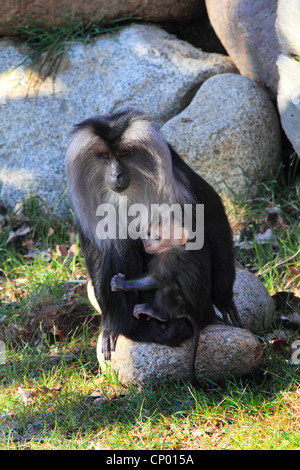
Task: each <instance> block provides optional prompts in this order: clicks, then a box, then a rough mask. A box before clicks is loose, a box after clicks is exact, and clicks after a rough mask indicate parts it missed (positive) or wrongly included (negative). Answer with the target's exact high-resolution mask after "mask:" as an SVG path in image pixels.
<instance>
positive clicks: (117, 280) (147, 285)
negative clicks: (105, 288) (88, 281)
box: [111, 273, 161, 292]
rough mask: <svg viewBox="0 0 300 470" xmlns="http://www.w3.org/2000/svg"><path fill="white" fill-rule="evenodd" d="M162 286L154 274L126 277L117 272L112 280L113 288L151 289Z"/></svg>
mask: <svg viewBox="0 0 300 470" xmlns="http://www.w3.org/2000/svg"><path fill="white" fill-rule="evenodd" d="M159 287H161V286H160V285H159V282H158V281H157V280H156V279H155V278H154V277H153V276H151V275H150V276H144V277H141V278H138V279H128V280H126V279H125V276H124V274H120V273H119V274H116V275H115V276H114V277H113V278H112V280H111V290H112V291H117V290H123V291H125V292H126V291H130V290H151V289H158V288H159Z"/></svg>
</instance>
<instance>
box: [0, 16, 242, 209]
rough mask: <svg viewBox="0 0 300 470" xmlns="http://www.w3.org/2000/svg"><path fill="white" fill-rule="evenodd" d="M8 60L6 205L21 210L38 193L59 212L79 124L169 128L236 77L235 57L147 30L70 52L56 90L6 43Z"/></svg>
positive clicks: (1, 152) (1, 169) (0, 153)
mask: <svg viewBox="0 0 300 470" xmlns="http://www.w3.org/2000/svg"><path fill="white" fill-rule="evenodd" d="M0 55H1V61H0V73H1V76H0V120H1V126H0V162H1V166H0V187H1V185H2V188H1V194H0V197H1V199H3V200H4V202H6V203H9V204H10V205H13V204H14V203H15V202H16V201H17V200H19V199H20V198H21V197H22V196H23V195H25V194H27V193H29V192H30V191H31V192H37V193H38V194H39V195H40V196H41V197H43V198H44V199H46V200H47V202H48V203H49V205H50V207H51V208H53V207H55V205H56V204H57V202H58V201H59V199H60V197H61V196H62V194H63V193H64V191H65V188H66V178H65V166H64V160H65V152H66V149H67V145H68V139H69V136H70V133H71V131H72V127H73V125H74V124H76V123H78V122H80V121H82V120H84V119H86V118H89V117H91V116H93V115H96V114H106V113H112V112H114V111H117V110H120V109H126V108H128V107H130V108H139V109H142V110H144V111H146V112H148V113H151V114H154V115H155V116H157V117H158V118H160V119H162V120H163V121H164V120H166V119H169V118H170V117H171V116H174V115H175V114H176V113H178V112H179V111H180V110H181V109H182V107H185V106H186V105H187V103H188V102H189V100H190V99H191V98H192V96H193V94H194V93H195V89H197V87H199V86H200V85H201V84H202V83H203V81H205V80H206V79H207V78H208V77H210V76H212V75H214V74H216V73H222V72H228V71H235V70H236V69H235V67H234V66H233V63H232V61H231V59H229V58H228V57H225V56H222V55H220V54H207V53H205V52H202V51H201V50H198V49H196V48H194V47H193V46H191V45H190V44H188V43H185V42H183V41H180V40H178V39H176V38H175V37H174V36H171V35H169V34H168V33H166V32H165V31H164V30H162V29H160V28H158V27H155V26H147V25H144V26H142V25H131V26H130V27H128V28H125V29H124V30H122V31H121V32H119V33H118V34H116V35H115V36H114V37H112V36H110V35H105V36H102V37H101V38H100V39H98V40H97V41H96V42H95V43H94V44H90V45H83V44H74V45H72V46H70V47H69V49H68V51H67V54H65V57H64V61H63V66H62V67H61V68H60V70H59V72H58V74H57V76H56V79H55V82H54V83H53V80H52V78H47V79H46V80H45V81H44V82H43V83H42V82H41V81H40V78H39V77H38V76H37V75H36V74H35V73H33V74H31V72H30V69H29V66H28V65H26V64H23V65H22V66H20V67H17V66H18V64H20V63H21V62H22V61H23V60H24V59H25V57H26V56H25V55H24V53H23V52H21V51H20V50H19V49H17V48H16V47H15V46H14V45H13V44H11V43H10V44H8V43H7V41H3V42H0ZM15 67H17V68H15ZM60 210H61V211H63V210H64V205H63V204H61V205H60Z"/></svg>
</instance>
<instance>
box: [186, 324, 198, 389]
mask: <svg viewBox="0 0 300 470" xmlns="http://www.w3.org/2000/svg"><path fill="white" fill-rule="evenodd" d="M188 319H189V320H190V322H191V324H192V327H193V342H192V350H191V356H190V379H191V384H192V385H193V386H194V387H198V386H199V382H198V380H197V377H196V370H195V364H196V355H197V349H198V343H199V336H200V328H199V325H198V323H197V322H196V321H195V320H194V318H192V317H188Z"/></svg>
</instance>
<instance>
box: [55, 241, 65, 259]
mask: <svg viewBox="0 0 300 470" xmlns="http://www.w3.org/2000/svg"><path fill="white" fill-rule="evenodd" d="M55 249H56V254H57V255H58V256H62V257H66V256H67V255H68V250H67V246H66V245H65V244H63V245H55Z"/></svg>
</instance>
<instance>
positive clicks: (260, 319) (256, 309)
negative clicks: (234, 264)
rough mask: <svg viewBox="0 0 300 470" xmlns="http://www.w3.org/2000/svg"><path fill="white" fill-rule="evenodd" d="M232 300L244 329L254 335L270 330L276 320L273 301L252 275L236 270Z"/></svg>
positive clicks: (243, 270) (242, 270) (262, 285)
mask: <svg viewBox="0 0 300 470" xmlns="http://www.w3.org/2000/svg"><path fill="white" fill-rule="evenodd" d="M233 298H234V302H235V305H236V308H237V310H238V312H239V315H240V317H241V320H242V322H243V326H244V328H246V329H247V330H249V331H251V332H252V333H254V334H261V333H262V332H264V331H268V330H269V329H270V327H271V326H272V323H273V322H274V320H275V319H276V317H275V304H274V300H273V299H272V297H271V296H270V295H269V293H268V290H267V289H266V287H265V286H264V284H263V283H262V282H261V281H260V280H259V279H258V278H257V277H256V276H255V275H254V274H253V273H251V272H249V271H247V270H246V269H237V271H236V278H235V282H234V286H233Z"/></svg>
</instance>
